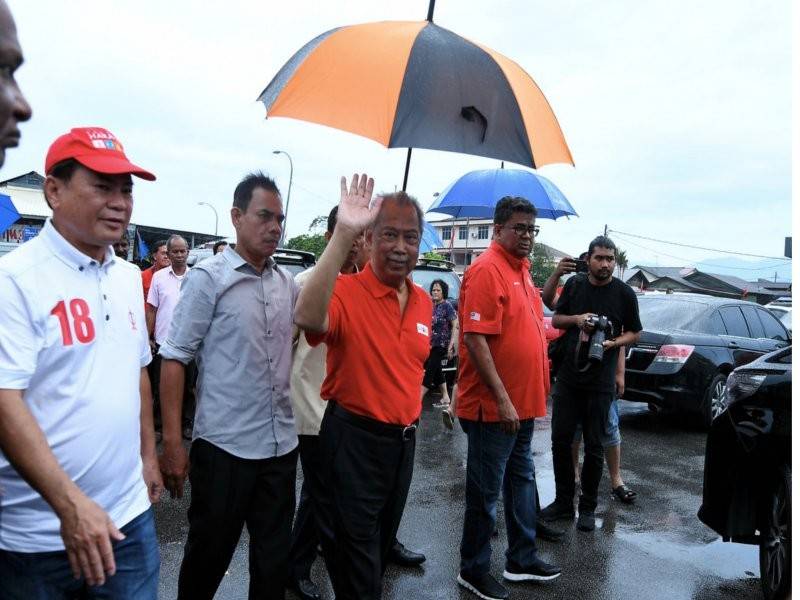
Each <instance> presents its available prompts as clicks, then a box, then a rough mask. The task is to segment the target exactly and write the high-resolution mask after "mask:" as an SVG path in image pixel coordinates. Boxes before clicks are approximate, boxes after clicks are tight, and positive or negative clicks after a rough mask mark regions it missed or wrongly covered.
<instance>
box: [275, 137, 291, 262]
mask: <svg viewBox="0 0 800 600" xmlns="http://www.w3.org/2000/svg"><path fill="white" fill-rule="evenodd" d="M272 153H273V154H285V155H286V158H288V159H289V192H288V193H287V194H286V212H285V214H284V216H283V230H282V231H281V241H280V246H281V247H282V246H283V239H284V237H286V226H287V225H288V223H289V201H290V200H291V199H292V177H293V176H294V164H293V163H292V157H291V156H290V155H289V153H288V152H286V151H285V150H273V151H272Z"/></svg>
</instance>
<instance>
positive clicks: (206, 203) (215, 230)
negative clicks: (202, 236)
mask: <svg viewBox="0 0 800 600" xmlns="http://www.w3.org/2000/svg"><path fill="white" fill-rule="evenodd" d="M197 205H198V206H207V207H208V208H210V209H211V210H213V211H214V236H216V235H217V229H218V228H219V216H218V215H217V209H216V208H214V207H213V206H212V205H211V204H209V203H208V202H198V203H197Z"/></svg>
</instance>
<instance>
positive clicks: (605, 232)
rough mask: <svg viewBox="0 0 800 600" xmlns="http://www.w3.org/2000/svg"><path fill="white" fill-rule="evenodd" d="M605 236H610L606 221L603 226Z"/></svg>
mask: <svg viewBox="0 0 800 600" xmlns="http://www.w3.org/2000/svg"><path fill="white" fill-rule="evenodd" d="M603 237H608V223H606V226H605V227H604V228H603Z"/></svg>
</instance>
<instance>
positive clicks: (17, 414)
mask: <svg viewBox="0 0 800 600" xmlns="http://www.w3.org/2000/svg"><path fill="white" fill-rule="evenodd" d="M0 449H2V450H3V454H5V456H6V457H7V458H8V461H9V462H10V463H11V465H12V466H13V467H14V469H15V470H16V471H17V473H19V475H20V476H21V477H22V478H23V479H24V480H25V481H27V482H28V484H29V485H30V486H31V487H32V488H33V489H35V490H36V491H37V492H39V494H41V496H42V498H44V500H45V502H47V503H48V504H49V505H50V506H51V507H52V508H53V511H54V512H55V513H56V515H57V516H58V518H59V520H60V521H61V538H62V539H63V540H64V547H65V548H66V551H67V558H68V559H69V563H70V567H71V568H72V573H73V575H74V576H75V578H76V579H77V578H79V577H80V576H81V574H83V576H84V577H85V578H86V581H87V582H88V583H89V585H102V584H103V583H105V578H106V577H105V576H106V574H108V575H113V574H114V573H115V572H116V564H115V562H114V552H113V550H112V547H111V541H112V540H122V539H124V538H125V536H124V535H123V534H122V533H121V532H120V531H119V530H118V529H117V528H116V527H115V526H114V523H112V522H111V519H110V518H109V517H108V515H107V514H106V513H105V512H104V511H103V509H102V508H100V507H99V506H98V505H97V504H96V503H95V502H94V501H92V500H91V499H90V498H89V497H88V496H86V494H84V493H83V492H82V491H81V490H80V488H78V486H77V485H75V482H73V481H72V480H71V479H70V478H69V476H68V475H67V474H66V473H65V472H64V470H63V469H62V468H61V465H59V464H58V460H57V459H56V457H55V455H54V454H53V452H52V451H51V450H50V446H49V445H48V443H47V439H46V438H45V436H44V433H43V432H42V430H41V428H40V427H39V424H38V423H37V422H36V419H35V418H34V417H33V415H32V414H31V412H30V411H29V410H28V407H27V406H26V405H25V401H24V400H23V398H22V390H7V389H2V390H0Z"/></svg>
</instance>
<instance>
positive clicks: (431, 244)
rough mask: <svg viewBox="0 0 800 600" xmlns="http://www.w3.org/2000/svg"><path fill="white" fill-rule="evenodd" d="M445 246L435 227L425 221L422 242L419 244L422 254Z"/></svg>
mask: <svg viewBox="0 0 800 600" xmlns="http://www.w3.org/2000/svg"><path fill="white" fill-rule="evenodd" d="M443 246H444V242H442V238H440V237H439V234H438V233H436V229H434V228H433V225H431V224H430V223H428V222H427V221H425V222H424V223H423V228H422V240H420V243H419V252H420V254H424V253H425V252H432V251H433V250H435V249H436V248H441V247H443Z"/></svg>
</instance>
